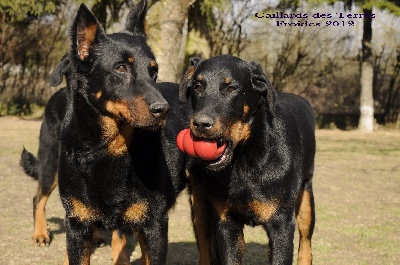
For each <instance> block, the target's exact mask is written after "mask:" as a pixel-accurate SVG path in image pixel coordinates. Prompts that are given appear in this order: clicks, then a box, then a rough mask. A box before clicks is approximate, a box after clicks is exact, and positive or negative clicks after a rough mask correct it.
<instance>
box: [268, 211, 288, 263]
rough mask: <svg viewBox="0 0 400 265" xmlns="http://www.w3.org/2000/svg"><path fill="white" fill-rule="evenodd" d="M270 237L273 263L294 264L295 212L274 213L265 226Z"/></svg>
mask: <svg viewBox="0 0 400 265" xmlns="http://www.w3.org/2000/svg"><path fill="white" fill-rule="evenodd" d="M264 228H265V229H266V230H267V233H268V237H269V243H268V246H269V258H270V263H271V265H292V263H293V248H294V246H293V239H294V230H295V221H294V214H293V213H287V214H285V213H279V214H276V215H274V216H273V217H272V218H271V219H270V220H269V221H268V222H267V224H266V225H265V226H264Z"/></svg>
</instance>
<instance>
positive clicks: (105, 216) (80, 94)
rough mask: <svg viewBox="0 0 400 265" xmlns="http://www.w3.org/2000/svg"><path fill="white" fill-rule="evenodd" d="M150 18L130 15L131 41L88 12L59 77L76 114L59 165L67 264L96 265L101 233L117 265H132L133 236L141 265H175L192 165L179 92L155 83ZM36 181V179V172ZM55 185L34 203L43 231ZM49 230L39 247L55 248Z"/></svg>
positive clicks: (63, 134) (68, 120) (142, 9)
mask: <svg viewBox="0 0 400 265" xmlns="http://www.w3.org/2000/svg"><path fill="white" fill-rule="evenodd" d="M146 8H147V3H146V1H144V0H142V1H141V2H140V3H139V4H138V5H137V6H135V8H134V9H133V10H132V11H131V12H130V14H129V15H128V18H127V22H126V27H125V31H123V32H121V33H115V34H110V35H106V34H105V33H104V32H103V30H102V29H101V27H100V25H99V23H98V21H97V19H96V18H95V17H94V15H93V14H92V13H91V11H90V10H89V9H88V8H87V7H86V6H84V5H81V6H80V8H79V10H78V14H77V15H76V17H75V19H74V22H73V24H72V27H71V30H70V36H71V42H72V45H71V50H70V53H69V54H68V55H67V57H65V58H64V59H63V61H62V62H61V63H60V64H59V65H58V66H57V68H56V71H55V75H53V76H52V82H53V83H57V81H59V82H61V80H62V74H65V75H66V80H67V89H66V90H61V91H63V92H60V95H61V97H63V96H64V97H65V96H66V98H67V100H66V102H67V105H66V107H65V115H64V117H63V118H62V126H61V129H60V131H59V132H60V145H59V148H60V149H59V154H60V158H59V163H58V184H59V189H60V196H61V200H62V203H63V206H64V208H65V210H66V219H65V223H66V229H67V254H68V256H67V258H66V260H65V262H64V263H65V264H68V263H69V264H89V263H90V255H91V252H92V249H91V246H92V237H93V232H94V231H95V230H96V229H97V228H105V229H107V230H112V231H114V233H113V238H112V248H113V255H112V256H113V264H130V262H129V257H128V256H127V255H126V254H127V253H126V251H125V244H126V238H125V235H126V234H129V233H135V234H136V236H137V238H138V241H139V244H140V246H141V249H142V260H141V264H165V263H166V255H167V247H168V236H167V233H168V210H169V209H170V208H171V207H172V206H173V204H174V203H175V200H176V197H177V195H178V194H179V192H180V191H181V190H182V189H183V188H184V187H185V181H184V166H183V165H184V156H183V155H182V154H180V153H179V151H178V149H177V147H176V146H175V137H176V135H177V133H178V132H179V131H180V130H181V129H182V126H183V124H181V123H180V121H182V118H181V117H179V115H180V114H179V112H178V111H175V110H177V109H178V107H179V106H178V102H177V101H178V93H179V90H178V86H177V85H176V84H172V83H160V84H156V83H155V80H156V78H157V72H158V67H157V63H156V61H155V58H154V55H153V53H152V51H151V49H150V48H149V46H148V45H147V43H146V37H145V32H144V18H145V15H146ZM57 73H59V76H57ZM57 77H58V79H57ZM166 99H167V100H168V102H167V100H166ZM48 108H49V107H48ZM170 109H171V111H169V110H170ZM60 112H62V110H60ZM52 113H53V114H54V112H52ZM45 119H46V114H45ZM57 122H59V120H57ZM49 123H50V125H54V124H52V123H51V122H49ZM58 124H59V123H58ZM54 128H56V127H54ZM57 133H58V131H55V132H54V134H57ZM40 145H42V141H41V143H40ZM41 147H42V146H41ZM54 147H55V148H57V145H54ZM39 149H40V148H39ZM43 150H44V149H43ZM43 152H46V151H43ZM54 152H55V153H56V152H57V151H54ZM39 154H40V151H39ZM24 157H25V160H24ZM41 157H42V156H41ZM41 157H39V159H40V158H41ZM33 158H34V157H33V155H31V154H29V153H28V152H27V151H24V152H23V155H22V164H23V165H24V164H25V165H29V164H32V163H33V164H34V163H35V162H37V161H35V159H33ZM40 162H41V163H42V162H43V161H40ZM57 162H58V161H57ZM55 167H57V166H55ZM28 169H29V168H28ZM30 172H31V173H32V175H34V176H35V174H34V170H31V171H30ZM28 173H29V170H28ZM37 173H39V172H37ZM37 173H36V174H37ZM54 175H55V174H53V178H52V179H53V182H52V185H48V186H50V188H48V187H47V189H46V192H47V193H44V194H43V192H41V191H40V190H41V187H40V185H41V183H47V182H51V179H50V177H49V180H42V181H41V182H40V183H39V191H38V194H40V195H37V196H35V198H36V197H38V198H37V201H39V202H40V203H37V202H36V204H35V200H34V209H37V208H40V209H42V210H43V212H42V214H41V215H40V216H39V217H40V218H41V219H42V222H43V220H44V222H45V216H44V205H45V202H46V200H47V197H48V196H49V195H50V192H51V190H52V189H53V188H54V187H55V186H56V185H57V178H55V177H54ZM36 177H38V178H39V179H40V176H38V175H36ZM43 197H45V198H44V199H43ZM43 204H44V205H43ZM35 207H36V208H35ZM34 211H35V210H34ZM34 216H35V217H37V216H38V215H35V214H34ZM35 224H36V218H35ZM41 225H42V228H41V229H42V230H44V231H41V232H42V235H40V236H38V237H36V236H35V234H34V241H35V240H36V242H39V243H40V244H43V243H48V241H47V240H48V238H47V237H46V236H48V235H47V231H46V230H45V228H43V226H44V227H45V224H44V225H43V223H42V224H41ZM35 231H36V225H35Z"/></svg>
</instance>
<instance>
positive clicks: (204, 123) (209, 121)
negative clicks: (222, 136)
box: [193, 114, 214, 131]
mask: <svg viewBox="0 0 400 265" xmlns="http://www.w3.org/2000/svg"><path fill="white" fill-rule="evenodd" d="M213 125H214V119H213V118H211V117H210V116H208V115H204V114H201V115H196V116H195V117H194V119H193V126H194V127H195V128H196V129H197V130H199V131H207V130H209V129H211V127H212V126H213Z"/></svg>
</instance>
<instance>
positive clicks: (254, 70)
mask: <svg viewBox="0 0 400 265" xmlns="http://www.w3.org/2000/svg"><path fill="white" fill-rule="evenodd" d="M249 65H250V70H251V82H252V84H253V87H254V89H256V90H257V91H259V92H261V93H262V95H263V97H264V98H265V101H266V103H267V104H268V110H269V112H270V114H271V115H272V117H273V116H275V105H276V98H277V93H276V90H275V88H274V87H273V86H272V84H271V83H270V82H269V80H268V78H267V76H266V75H265V74H264V72H263V70H262V68H261V66H260V65H259V64H258V63H256V62H250V64H249Z"/></svg>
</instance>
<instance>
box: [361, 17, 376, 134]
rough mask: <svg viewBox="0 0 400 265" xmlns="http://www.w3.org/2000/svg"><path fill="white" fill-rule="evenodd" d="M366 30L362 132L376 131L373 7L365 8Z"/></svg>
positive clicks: (362, 72) (362, 87)
mask: <svg viewBox="0 0 400 265" xmlns="http://www.w3.org/2000/svg"><path fill="white" fill-rule="evenodd" d="M363 13H364V14H366V16H365V17H364V32H363V39H362V59H361V60H362V61H361V80H360V83H361V95H360V114H361V115H360V120H359V123H358V129H359V130H360V131H362V132H373V131H374V98H373V85H372V84H373V79H374V73H373V66H372V45H371V39H372V18H371V14H372V9H363Z"/></svg>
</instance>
